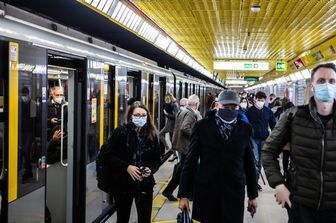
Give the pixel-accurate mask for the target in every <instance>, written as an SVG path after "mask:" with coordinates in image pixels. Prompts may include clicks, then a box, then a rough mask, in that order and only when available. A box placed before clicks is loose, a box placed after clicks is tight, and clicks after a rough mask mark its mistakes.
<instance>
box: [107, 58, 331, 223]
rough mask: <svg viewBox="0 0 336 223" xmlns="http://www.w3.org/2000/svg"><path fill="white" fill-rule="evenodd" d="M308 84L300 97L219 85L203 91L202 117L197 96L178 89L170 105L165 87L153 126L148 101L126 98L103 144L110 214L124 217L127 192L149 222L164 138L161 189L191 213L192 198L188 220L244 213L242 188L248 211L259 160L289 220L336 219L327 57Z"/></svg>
mask: <svg viewBox="0 0 336 223" xmlns="http://www.w3.org/2000/svg"><path fill="white" fill-rule="evenodd" d="M309 90H310V91H312V93H313V96H312V97H311V98H310V100H309V103H308V104H306V105H303V106H294V105H293V103H292V102H290V100H289V98H288V97H284V98H282V99H280V98H278V97H276V95H274V94H271V95H269V97H267V96H266V94H265V93H264V92H261V91H260V92H257V93H256V94H255V95H253V94H247V93H246V92H242V93H240V94H238V93H237V92H234V91H232V90H224V91H222V92H221V93H220V94H219V95H217V97H215V96H213V95H212V94H209V95H208V101H207V105H208V106H209V111H208V112H207V114H206V115H205V117H203V118H202V117H201V114H200V112H199V111H198V107H199V105H200V101H199V97H198V96H197V95H191V96H190V97H189V98H182V99H181V100H180V101H179V105H178V104H177V103H176V100H175V98H174V97H173V96H172V95H170V94H167V95H166V97H165V104H164V106H163V109H164V111H163V113H164V114H165V116H166V118H167V121H166V126H165V127H164V128H163V129H162V130H161V132H160V133H158V131H157V130H156V128H155V126H154V125H153V120H152V118H151V114H150V112H149V111H148V109H147V108H146V106H144V105H143V104H142V103H141V102H138V101H137V102H134V103H133V104H131V105H130V107H129V109H128V112H127V115H126V117H127V118H126V122H125V123H124V124H123V125H121V126H119V127H118V128H117V129H115V131H114V132H113V134H112V136H111V137H110V139H109V143H108V146H109V149H110V150H111V153H112V158H111V160H110V162H109V164H110V166H111V170H112V171H111V182H110V185H111V186H110V187H111V188H110V193H111V195H112V196H113V197H114V199H115V205H116V210H117V219H118V220H117V222H118V223H127V222H129V218H130V212H131V206H132V202H133V199H134V200H135V204H136V208H137V213H138V222H139V223H149V222H151V212H152V201H153V187H154V184H155V180H154V177H153V174H154V173H155V172H156V171H157V170H158V169H159V167H160V165H161V160H160V157H161V156H162V152H161V151H162V147H164V151H166V152H167V151H170V150H173V151H174V152H175V154H176V157H177V158H176V159H177V163H176V164H175V166H174V169H173V176H172V179H171V180H170V182H169V184H168V185H167V187H165V189H164V190H163V192H162V195H163V196H165V197H166V198H167V199H168V200H169V201H177V200H178V201H179V208H180V209H181V210H182V211H185V212H190V206H189V201H191V200H192V201H193V208H192V218H193V219H194V220H197V221H199V222H209V223H225V222H229V223H239V222H243V220H244V209H245V207H244V203H245V188H246V190H247V197H248V201H247V205H246V208H247V211H248V212H250V213H251V216H252V217H253V215H254V214H255V213H256V211H257V208H258V205H257V197H258V190H259V191H261V190H262V187H261V186H260V185H259V184H258V182H259V176H260V175H261V169H262V167H263V168H264V170H265V173H266V176H267V180H268V183H269V185H270V186H271V187H272V188H275V191H274V192H275V195H274V197H275V200H276V202H277V203H278V204H279V205H281V206H282V207H283V208H286V209H287V212H288V222H290V223H300V222H304V223H311V222H317V223H322V222H323V223H324V222H328V223H330V222H336V111H335V107H336V103H335V96H336V93H335V92H336V67H335V65H334V64H332V63H327V64H321V65H318V66H317V67H315V68H314V69H313V70H312V72H311V84H310V86H309ZM166 133H169V137H166ZM167 138H170V139H171V147H169V144H170V143H167V142H166V139H167ZM281 154H283V155H282V157H283V158H282V159H279V157H280V156H281ZM174 160H175V158H174V157H172V159H171V161H174ZM279 160H283V163H280V162H279ZM178 186H179V189H178V193H177V197H178V198H176V197H175V196H174V195H173V192H174V190H175V189H176V188H177V187H178Z"/></svg>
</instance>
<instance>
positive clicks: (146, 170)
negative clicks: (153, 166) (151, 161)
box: [140, 166, 152, 177]
mask: <svg viewBox="0 0 336 223" xmlns="http://www.w3.org/2000/svg"><path fill="white" fill-rule="evenodd" d="M141 168H143V169H142V177H149V176H150V175H151V173H152V171H151V170H150V169H149V168H148V167H145V166H143V167H140V169H141Z"/></svg>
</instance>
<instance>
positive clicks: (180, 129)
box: [172, 108, 202, 154]
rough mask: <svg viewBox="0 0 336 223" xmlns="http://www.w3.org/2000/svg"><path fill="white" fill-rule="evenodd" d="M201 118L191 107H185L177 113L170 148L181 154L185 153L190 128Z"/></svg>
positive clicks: (188, 141)
mask: <svg viewBox="0 0 336 223" xmlns="http://www.w3.org/2000/svg"><path fill="white" fill-rule="evenodd" d="M201 118H202V117H201V115H200V114H196V112H195V111H193V110H192V109H191V108H187V109H186V110H184V111H179V112H178V113H177V115H176V120H175V128H174V134H173V140H172V148H174V149H176V150H177V151H179V152H181V153H183V154H187V152H188V145H189V143H190V137H191V132H192V128H193V127H194V125H195V123H196V122H197V121H199V120H201Z"/></svg>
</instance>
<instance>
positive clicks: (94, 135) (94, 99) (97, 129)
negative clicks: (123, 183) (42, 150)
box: [85, 60, 110, 222]
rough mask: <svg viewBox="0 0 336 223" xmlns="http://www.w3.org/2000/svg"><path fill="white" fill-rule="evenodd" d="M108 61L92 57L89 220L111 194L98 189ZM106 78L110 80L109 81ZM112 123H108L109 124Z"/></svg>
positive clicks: (89, 81) (89, 71)
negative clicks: (105, 69)
mask: <svg viewBox="0 0 336 223" xmlns="http://www.w3.org/2000/svg"><path fill="white" fill-rule="evenodd" d="M105 74H107V73H106V72H105V71H104V63H101V62H97V61H92V60H88V67H87V100H86V114H88V115H87V116H86V208H85V210H86V214H85V222H93V221H94V220H95V219H96V218H97V217H99V216H100V215H101V214H102V213H103V212H104V210H105V209H106V208H108V207H109V204H110V200H109V196H108V194H106V193H104V192H102V191H101V190H99V189H98V188H97V180H96V163H95V160H96V158H97V154H98V151H99V148H100V147H101V146H102V145H103V143H104V141H106V138H105V140H104V120H105V117H104V114H105V112H104V107H105V104H108V101H106V100H105V99H106V98H105V95H107V92H106V93H105V91H107V89H106V90H105V82H106V81H108V78H107V77H106V75H105ZM105 79H106V81H105ZM107 124H108V123H107Z"/></svg>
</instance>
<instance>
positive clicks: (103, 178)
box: [96, 143, 111, 193]
mask: <svg viewBox="0 0 336 223" xmlns="http://www.w3.org/2000/svg"><path fill="white" fill-rule="evenodd" d="M110 157H111V150H110V148H109V144H107V143H104V144H103V145H102V146H101V148H100V150H99V152H98V154H97V159H96V172H97V186H98V188H99V189H100V190H102V191H104V192H106V193H109V192H110V180H109V178H110V175H111V172H110V165H109V161H110Z"/></svg>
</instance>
